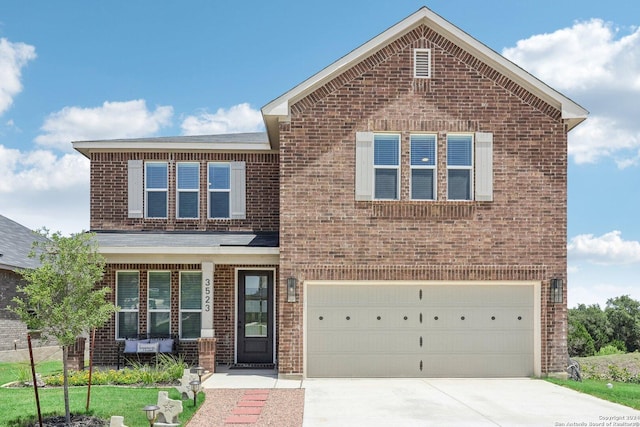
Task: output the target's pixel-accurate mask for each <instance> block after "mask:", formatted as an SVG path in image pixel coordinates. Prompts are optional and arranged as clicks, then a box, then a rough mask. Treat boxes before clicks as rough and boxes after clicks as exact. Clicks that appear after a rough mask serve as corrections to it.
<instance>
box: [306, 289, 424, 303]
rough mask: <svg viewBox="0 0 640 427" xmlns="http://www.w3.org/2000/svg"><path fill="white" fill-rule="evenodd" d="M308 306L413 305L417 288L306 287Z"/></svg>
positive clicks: (416, 297)
mask: <svg viewBox="0 0 640 427" xmlns="http://www.w3.org/2000/svg"><path fill="white" fill-rule="evenodd" d="M307 292H308V293H309V294H308V302H307V304H308V307H326V306H327V305H329V304H330V305H332V306H334V307H349V306H351V307H353V306H356V307H357V306H362V305H366V306H385V305H393V306H402V305H408V306H411V305H415V302H416V301H417V300H418V297H419V295H418V292H419V289H418V288H416V287H413V286H412V287H407V286H395V285H391V286H376V285H350V286H346V287H345V286H331V285H330V286H313V287H309V288H308V289H307Z"/></svg>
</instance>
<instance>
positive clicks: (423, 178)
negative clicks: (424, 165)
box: [411, 169, 434, 200]
mask: <svg viewBox="0 0 640 427" xmlns="http://www.w3.org/2000/svg"><path fill="white" fill-rule="evenodd" d="M433 188H434V185H433V169H413V170H412V171H411V198H412V199H413V200H434V197H433V196H434V194H433Z"/></svg>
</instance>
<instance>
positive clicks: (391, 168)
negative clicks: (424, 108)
mask: <svg viewBox="0 0 640 427" xmlns="http://www.w3.org/2000/svg"><path fill="white" fill-rule="evenodd" d="M373 167H374V182H373V185H374V197H375V198H376V199H383V200H397V199H398V198H399V190H398V184H399V182H400V178H399V174H400V135H390V134H376V135H374V136H373Z"/></svg>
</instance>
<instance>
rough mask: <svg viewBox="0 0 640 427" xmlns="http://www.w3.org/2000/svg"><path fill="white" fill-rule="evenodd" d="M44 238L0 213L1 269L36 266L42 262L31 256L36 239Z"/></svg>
mask: <svg viewBox="0 0 640 427" xmlns="http://www.w3.org/2000/svg"><path fill="white" fill-rule="evenodd" d="M42 239H43V238H42V237H40V236H39V235H37V234H36V233H34V232H33V231H32V230H29V229H28V228H27V227H25V226H23V225H20V224H18V223H17V222H15V221H12V220H10V219H9V218H7V217H5V216H2V215H0V269H3V270H16V269H20V268H36V267H38V266H39V265H40V262H39V261H38V260H37V259H35V258H29V252H31V246H32V244H33V242H34V241H36V240H42Z"/></svg>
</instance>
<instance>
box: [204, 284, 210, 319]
mask: <svg viewBox="0 0 640 427" xmlns="http://www.w3.org/2000/svg"><path fill="white" fill-rule="evenodd" d="M204 311H205V312H209V311H211V279H205V280H204Z"/></svg>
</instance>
